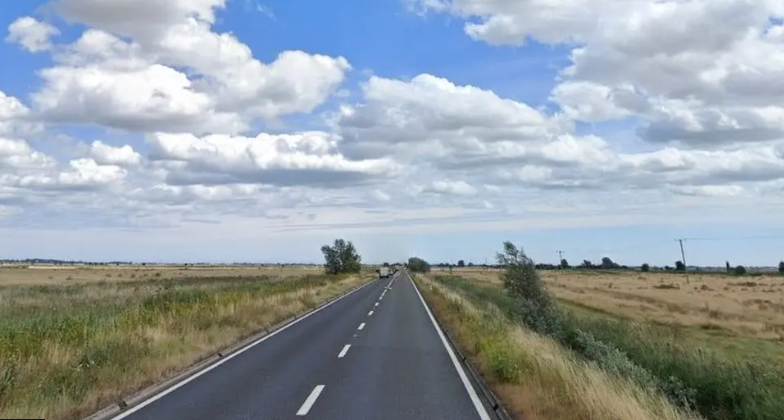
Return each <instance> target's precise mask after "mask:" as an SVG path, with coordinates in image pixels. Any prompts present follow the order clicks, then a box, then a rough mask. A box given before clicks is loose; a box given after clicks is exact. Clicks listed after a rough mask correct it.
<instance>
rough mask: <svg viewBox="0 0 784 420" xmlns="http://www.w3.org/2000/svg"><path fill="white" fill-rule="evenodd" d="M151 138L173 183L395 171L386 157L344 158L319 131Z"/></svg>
mask: <svg viewBox="0 0 784 420" xmlns="http://www.w3.org/2000/svg"><path fill="white" fill-rule="evenodd" d="M150 142H151V144H152V146H153V152H152V154H151V158H152V159H153V160H156V161H160V162H162V163H163V166H164V167H165V168H166V180H167V182H169V183H171V184H180V185H188V184H206V185H219V184H233V183H260V184H266V185H276V186H290V185H314V186H322V187H331V186H339V187H343V186H347V185H352V184H363V183H366V182H368V181H371V180H373V179H379V178H393V177H395V176H396V172H397V171H399V168H398V166H397V165H396V164H395V162H393V161H391V160H389V159H367V160H349V159H347V158H345V157H344V156H342V155H341V154H340V153H339V152H338V151H337V139H336V138H335V137H334V136H331V135H329V134H327V133H323V132H305V133H298V134H283V135H269V134H260V135H258V136H257V137H255V138H248V137H230V136H225V135H211V136H207V137H204V138H198V137H196V136H194V135H192V134H164V133H158V134H156V135H154V136H153V137H152V138H151V140H150ZM169 163H172V164H169Z"/></svg>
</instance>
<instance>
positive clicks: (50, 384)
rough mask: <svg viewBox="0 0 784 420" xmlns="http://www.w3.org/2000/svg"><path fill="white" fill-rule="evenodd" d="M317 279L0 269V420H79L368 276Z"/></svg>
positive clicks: (190, 270) (315, 271)
mask: <svg viewBox="0 0 784 420" xmlns="http://www.w3.org/2000/svg"><path fill="white" fill-rule="evenodd" d="M322 273H323V267H318V266H314V267H304V266H303V267H297V266H290V267H278V266H273V267H258V266H257V267H234V266H232V267H228V266H227V267H190V266H189V267H177V266H169V267H138V266H119V267H95V268H93V267H51V268H19V267H4V268H0V354H2V357H1V358H0V417H2V418H47V419H75V418H80V417H82V416H84V415H86V414H88V413H90V412H92V411H95V410H97V409H99V408H101V407H102V406H105V405H106V404H108V403H109V402H111V401H114V400H116V398H119V397H120V396H122V395H127V394H128V393H130V392H132V391H134V390H138V389H140V388H143V387H145V386H147V385H150V384H152V383H154V382H157V381H160V380H162V379H164V378H166V377H168V376H170V375H171V374H173V373H175V372H176V371H178V370H180V369H182V368H184V367H186V366H189V365H191V364H193V363H194V362H196V361H198V360H200V359H202V358H203V357H205V356H207V355H210V354H213V353H214V352H216V351H217V350H219V349H221V348H223V347H225V346H227V345H230V344H232V343H234V342H237V341H238V340H239V339H242V338H244V337H247V336H248V335H249V334H251V333H253V332H255V331H260V330H263V329H265V328H268V327H270V326H272V325H274V324H276V323H278V322H280V321H282V320H285V319H287V318H290V317H291V316H293V315H297V314H300V313H302V312H304V311H306V310H308V309H310V308H313V307H315V306H316V305H317V304H319V303H320V302H322V301H324V300H326V299H328V298H331V297H334V296H337V295H339V294H341V293H343V292H345V291H346V290H348V289H350V288H352V287H355V286H357V285H360V284H362V283H363V282H365V281H366V280H367V279H369V278H371V277H372V274H371V273H370V270H366V271H365V272H363V273H361V274H351V275H349V274H343V275H337V276H326V275H324V274H322Z"/></svg>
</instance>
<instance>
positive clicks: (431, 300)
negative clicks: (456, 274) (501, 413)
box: [415, 276, 696, 420]
mask: <svg viewBox="0 0 784 420" xmlns="http://www.w3.org/2000/svg"><path fill="white" fill-rule="evenodd" d="M415 281H416V282H417V284H418V285H419V286H420V289H421V290H422V292H423V296H424V298H425V299H426V300H427V302H428V304H429V305H430V306H431V308H432V309H433V311H434V313H435V315H436V316H437V317H438V319H439V320H440V321H441V323H442V324H443V325H444V327H445V328H446V329H447V330H449V332H450V334H451V335H452V336H453V337H455V340H456V341H457V343H458V345H459V346H460V347H461V349H463V351H464V353H465V354H466V356H467V357H469V358H470V359H471V362H472V363H473V364H474V365H475V366H477V369H478V370H479V371H480V373H481V374H482V376H483V378H484V380H485V381H486V382H487V383H488V385H489V386H490V387H491V389H493V391H494V392H495V393H496V395H498V397H499V398H500V399H501V402H502V404H503V405H504V407H505V408H506V410H507V411H508V412H509V414H510V415H511V416H513V417H514V418H517V419H522V418H525V419H527V420H567V419H568V420H589V419H590V420H595V419H601V420H696V417H695V416H692V415H690V414H687V413H685V412H683V411H681V410H679V409H678V408H676V407H675V406H673V405H672V404H670V403H669V401H668V400H667V399H666V397H664V396H663V395H661V394H659V393H656V392H654V391H652V390H650V389H644V388H641V387H639V386H637V385H636V384H634V383H633V382H630V381H628V380H626V379H625V378H623V377H620V376H617V375H613V374H610V373H607V372H605V371H604V370H602V369H601V368H600V367H599V366H598V365H597V364H596V363H593V362H588V361H585V360H584V359H582V358H579V357H577V356H576V355H575V354H574V353H573V352H570V351H569V350H567V349H565V348H563V347H561V346H560V345H558V343H556V342H555V341H554V340H551V339H548V338H545V337H543V336H540V335H538V334H536V333H534V332H532V331H530V330H528V329H526V328H524V327H522V326H520V325H517V324H516V323H514V322H512V321H511V320H509V319H508V318H507V317H505V316H503V313H502V312H503V310H502V309H501V308H499V307H498V306H496V305H495V304H494V303H492V302H490V301H488V300H483V301H481V302H476V303H474V302H473V301H472V299H467V298H466V297H465V296H464V293H463V291H462V290H459V289H458V288H455V287H452V285H451V284H449V285H448V284H444V283H440V282H436V281H433V280H431V279H429V278H427V277H423V276H417V278H416V279H415Z"/></svg>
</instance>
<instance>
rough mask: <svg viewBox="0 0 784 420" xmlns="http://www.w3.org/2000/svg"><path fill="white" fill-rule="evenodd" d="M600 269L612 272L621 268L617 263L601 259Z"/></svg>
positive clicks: (608, 259) (607, 258)
mask: <svg viewBox="0 0 784 420" xmlns="http://www.w3.org/2000/svg"><path fill="white" fill-rule="evenodd" d="M601 267H602V269H604V270H612V269H614V268H620V267H621V266H620V265H618V263H615V262H613V260H611V259H610V257H602V265H601Z"/></svg>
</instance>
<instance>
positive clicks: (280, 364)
mask: <svg viewBox="0 0 784 420" xmlns="http://www.w3.org/2000/svg"><path fill="white" fill-rule="evenodd" d="M153 398H155V397H153ZM488 413H489V414H488ZM493 415H494V414H493V411H492V410H491V409H490V408H489V407H488V405H487V403H486V402H485V401H483V400H481V399H480V397H478V396H477V392H476V391H475V388H474V386H473V384H471V382H470V381H469V379H468V378H467V377H466V374H465V373H464V372H463V370H462V368H461V367H460V366H459V364H457V359H456V358H455V357H454V354H452V353H451V349H448V345H447V344H446V341H445V340H444V339H443V337H442V336H441V335H440V332H439V331H438V330H437V328H436V326H435V323H434V321H433V319H432V314H430V313H429V311H428V310H427V309H426V307H425V306H424V303H423V301H422V299H421V296H420V294H419V292H418V291H417V290H416V287H415V286H414V284H413V282H412V281H411V279H410V278H409V277H408V275H407V274H406V273H405V272H400V273H398V274H397V275H396V276H395V277H394V278H392V279H379V280H375V281H373V282H371V283H370V284H369V285H367V286H365V287H363V288H361V289H359V290H357V291H355V292H354V293H352V294H351V295H348V296H346V297H345V298H343V299H341V300H339V301H337V302H335V303H333V304H332V305H330V306H327V307H325V308H323V309H322V310H319V311H317V312H314V313H312V314H311V315H310V316H308V317H306V318H303V319H301V320H299V321H298V322H297V323H295V324H294V325H291V326H290V327H288V328H286V329H284V330H281V331H279V332H278V333H276V334H275V335H274V336H272V337H269V338H268V339H267V340H265V341H263V342H261V343H259V344H257V345H255V346H253V347H251V348H249V349H248V350H246V351H244V352H242V353H240V354H237V355H236V356H234V357H231V359H229V360H225V361H224V362H223V363H222V364H220V365H218V366H215V367H214V368H212V369H210V370H209V371H206V372H204V373H203V374H201V375H199V376H197V377H195V378H193V379H191V380H189V381H187V382H184V383H182V384H181V385H179V386H178V387H177V388H176V389H173V390H170V391H169V392H166V393H165V394H162V395H159V396H158V397H157V398H155V399H153V400H148V401H145V402H143V403H142V404H140V405H138V406H135V407H132V408H130V409H128V410H126V411H125V412H123V413H121V414H119V415H118V416H115V417H114V418H113V419H112V420H121V419H126V420H178V419H182V420H186V419H187V420H219V419H220V420H251V419H253V420H262V419H269V420H278V419H306V418H312V419H323V420H360V419H361V420H367V419H378V420H413V419H428V420H431V419H432V420H440V419H443V420H446V419H449V420H489V419H493V418H495V417H493Z"/></svg>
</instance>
